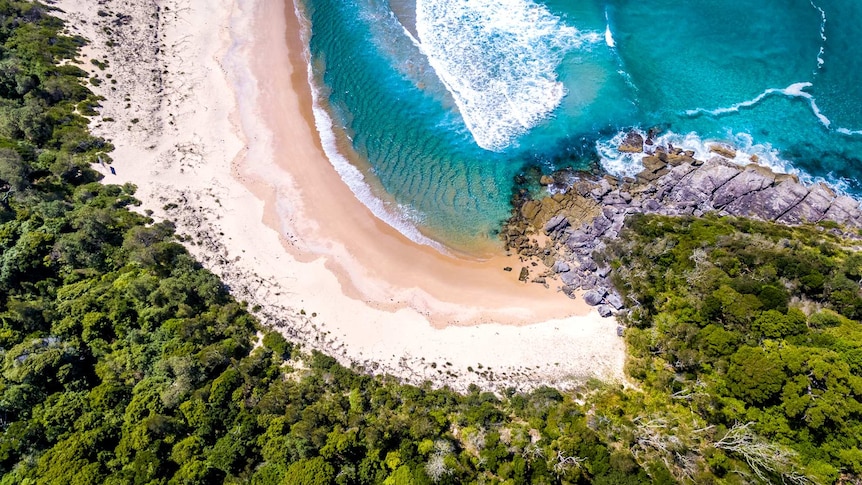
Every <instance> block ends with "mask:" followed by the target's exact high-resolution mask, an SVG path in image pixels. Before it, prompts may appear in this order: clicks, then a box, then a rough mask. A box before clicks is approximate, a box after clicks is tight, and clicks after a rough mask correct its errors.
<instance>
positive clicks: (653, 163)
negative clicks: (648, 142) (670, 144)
mask: <svg viewBox="0 0 862 485" xmlns="http://www.w3.org/2000/svg"><path fill="white" fill-rule="evenodd" d="M642 163H643V165H644V169H645V170H649V171H650V172H653V173H655V172H658V171H659V170H661V169H663V168H665V167H666V166H667V163H665V162H664V161H663V160H662V159H661V158H659V157H657V156H655V155H650V156H648V157H644V158H643V160H642Z"/></svg>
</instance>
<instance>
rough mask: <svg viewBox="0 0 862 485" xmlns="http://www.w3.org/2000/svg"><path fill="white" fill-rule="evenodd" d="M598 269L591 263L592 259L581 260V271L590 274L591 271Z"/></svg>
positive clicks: (594, 263) (593, 262)
mask: <svg viewBox="0 0 862 485" xmlns="http://www.w3.org/2000/svg"><path fill="white" fill-rule="evenodd" d="M597 269H599V267H598V266H597V265H596V262H595V261H593V258H590V257H585V258H581V271H588V272H590V273H592V272H593V271H595V270H597Z"/></svg>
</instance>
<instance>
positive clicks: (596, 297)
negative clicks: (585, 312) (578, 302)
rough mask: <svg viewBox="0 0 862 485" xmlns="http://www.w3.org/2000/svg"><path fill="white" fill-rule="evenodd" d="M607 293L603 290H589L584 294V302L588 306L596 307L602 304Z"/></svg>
mask: <svg viewBox="0 0 862 485" xmlns="http://www.w3.org/2000/svg"><path fill="white" fill-rule="evenodd" d="M606 293H607V292H606V291H605V290H603V289H595V290H590V291H588V292H586V293H584V302H586V304H587V305H590V306H596V305H598V304H599V303H601V302H602V300H603V299H604V298H605V294H606Z"/></svg>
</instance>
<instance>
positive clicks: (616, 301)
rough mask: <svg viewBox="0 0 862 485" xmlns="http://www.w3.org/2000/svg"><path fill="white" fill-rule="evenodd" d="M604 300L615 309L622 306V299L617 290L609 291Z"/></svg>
mask: <svg viewBox="0 0 862 485" xmlns="http://www.w3.org/2000/svg"><path fill="white" fill-rule="evenodd" d="M605 301H607V302H608V304H609V305H610V306H612V307H614V309H615V310H619V309H621V308H622V307H623V299H622V297H621V296H620V295H619V294H618V293H617V292H615V291H614V292H611V293H610V294H609V295H608V296H606V297H605Z"/></svg>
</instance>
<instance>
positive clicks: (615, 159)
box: [596, 130, 862, 194]
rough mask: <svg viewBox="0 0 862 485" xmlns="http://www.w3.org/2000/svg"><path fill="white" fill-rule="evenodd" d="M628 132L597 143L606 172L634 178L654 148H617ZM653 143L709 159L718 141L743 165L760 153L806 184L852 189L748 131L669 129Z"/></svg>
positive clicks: (779, 169) (764, 161) (772, 166)
mask: <svg viewBox="0 0 862 485" xmlns="http://www.w3.org/2000/svg"><path fill="white" fill-rule="evenodd" d="M628 131H629V130H626V131H621V132H619V133H617V134H616V135H614V136H613V137H611V138H606V139H602V140H599V141H597V142H596V151H597V152H598V154H599V157H600V161H599V164H600V165H601V167H602V169H603V170H604V171H605V172H607V173H609V174H611V175H614V176H617V177H632V176H634V175H636V174H637V173H638V172H640V171H641V170H643V169H644V165H643V158H644V157H645V156H647V155H649V154H650V152H651V151H652V150H651V149H650V147H646V148H647V152H646V153H623V152H620V151H619V150H618V149H617V147H619V145H620V143H621V142H622V141H623V139H624V138H625V136H626V135H627V134H628ZM635 131H637V132H638V133H640V134H641V136H643V137H644V138H645V139H646V136H647V135H646V133H644V132H642V131H640V130H635ZM860 133H862V132H860ZM653 143H654V144H653V146H668V145H673V146H674V147H675V148H681V149H683V150H691V151H693V152H694V158H696V159H698V160H709V159H710V158H712V157H713V156H715V154H714V153H712V152H710V150H709V148H710V146H712V145H714V144H716V143H722V144H728V145H731V146H732V147H733V148H734V149H735V150H736V157H734V159H733V160H732V161H733V162H734V163H737V164H739V165H742V166H745V165H749V164H751V163H753V162H752V157H753V156H756V157H757V163H758V164H759V165H763V166H765V167H769V168H770V169H771V170H772V171H773V172H775V173H788V174H793V175H796V176H797V177H799V180H801V181H802V182H805V183H806V184H813V183H816V182H824V183H826V184H828V185H830V186H831V187H832V188H833V189H835V190H836V191H838V192H840V193H842V194H846V193H847V192H848V190H849V184H848V183H847V181H846V180H844V179H841V178H838V177H835V176H833V175H832V174H829V175H827V176H826V177H814V176H812V175H811V174H809V173H808V172H805V171H804V170H800V169H799V168H797V167H795V166H794V165H793V163H791V162H790V161H788V160H785V159H784V158H782V157H781V155H780V153H779V151H778V150H777V149H775V148H774V147H773V146H772V145H770V144H769V143H754V139H753V138H752V136H751V135H749V134H748V133H731V132H728V134H727V137H726V138H723V139H721V140H717V139H703V138H701V137H700V136H698V135H697V134H696V133H693V132H692V133H687V134H678V133H673V132H667V133H664V134H662V135H661V136H658V137H656V138H654V139H653Z"/></svg>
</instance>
